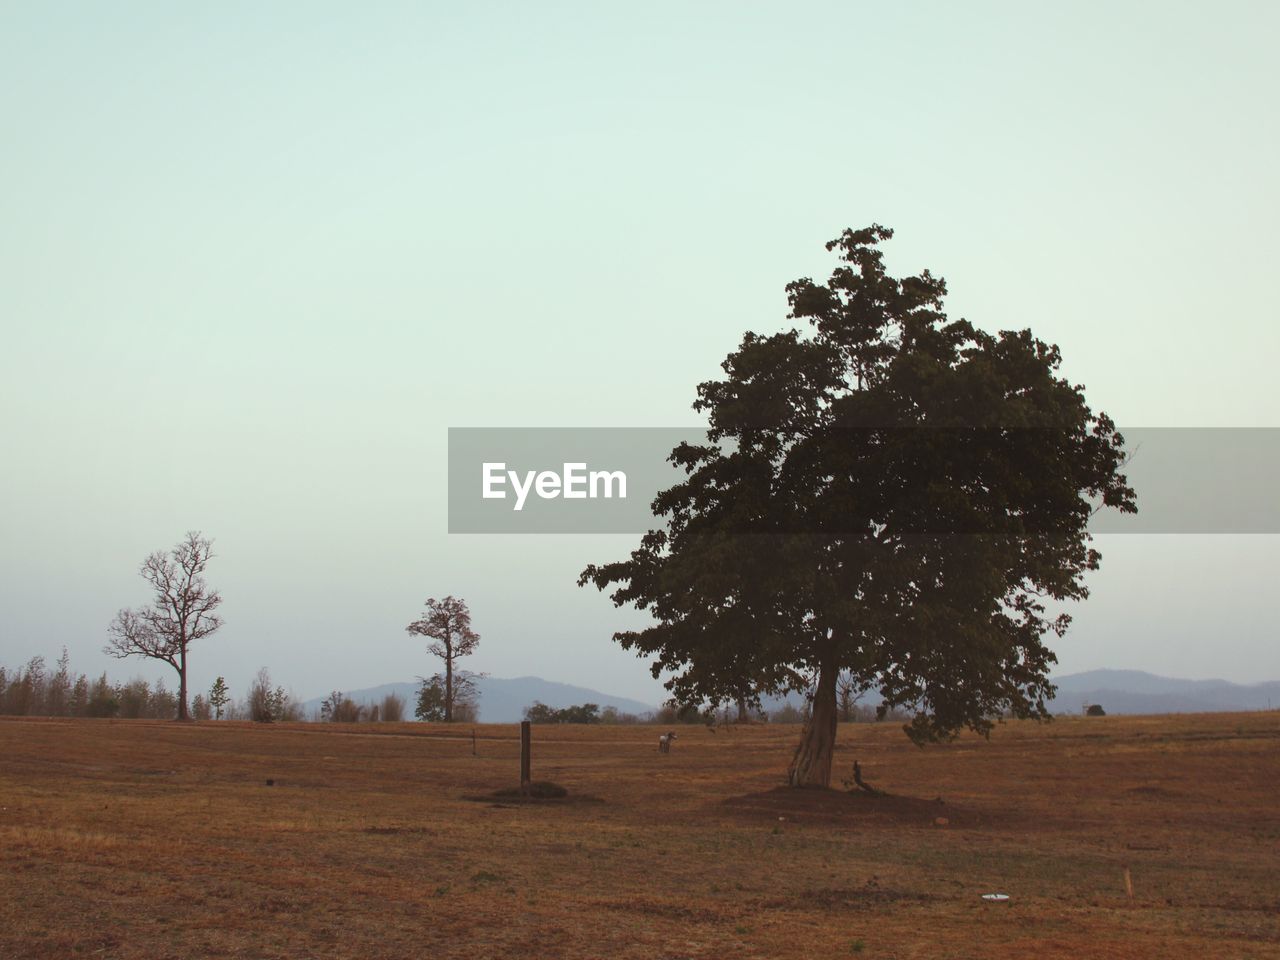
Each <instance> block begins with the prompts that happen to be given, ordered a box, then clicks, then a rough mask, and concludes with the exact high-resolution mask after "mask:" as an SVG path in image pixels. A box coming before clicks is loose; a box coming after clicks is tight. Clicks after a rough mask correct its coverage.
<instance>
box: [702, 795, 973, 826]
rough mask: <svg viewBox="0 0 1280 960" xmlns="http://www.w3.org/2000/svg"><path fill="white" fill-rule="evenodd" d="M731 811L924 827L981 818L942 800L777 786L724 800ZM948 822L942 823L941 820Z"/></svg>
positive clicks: (964, 823)
mask: <svg viewBox="0 0 1280 960" xmlns="http://www.w3.org/2000/svg"><path fill="white" fill-rule="evenodd" d="M724 802H725V805H726V806H728V807H729V808H730V809H731V810H734V811H736V812H739V813H742V814H745V815H746V816H749V817H753V818H760V819H763V820H772V821H774V822H775V823H776V822H786V823H801V824H803V823H820V824H835V823H847V824H850V825H853V824H856V823H857V822H859V821H865V820H876V821H879V822H881V823H902V824H912V825H916V826H921V827H937V826H951V827H958V826H975V825H977V824H978V823H979V820H980V818H979V817H977V816H976V815H974V814H973V813H971V812H969V811H966V810H964V809H962V808H960V807H958V806H956V805H955V804H951V803H947V802H946V801H945V800H943V799H942V798H935V799H933V800H925V799H922V798H919V797H900V796H896V795H894V794H887V793H882V794H870V793H864V792H862V791H858V792H856V793H849V792H846V791H844V790H815V789H796V788H794V787H775V788H774V789H772V790H765V791H763V792H761V793H749V794H747V795H745V796H741V797H730V798H729V799H728V800H726V801H724ZM939 818H942V819H944V820H946V821H947V823H946V824H938V822H937V821H938V819H939Z"/></svg>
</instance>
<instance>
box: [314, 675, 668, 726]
mask: <svg viewBox="0 0 1280 960" xmlns="http://www.w3.org/2000/svg"><path fill="white" fill-rule="evenodd" d="M476 687H477V689H478V690H479V693H480V702H479V708H480V720H481V721H482V722H484V723H515V722H516V721H518V720H523V719H524V708H525V707H527V706H529V705H530V704H532V703H533V702H534V701H535V700H539V701H541V702H542V703H545V704H546V705H547V706H549V707H557V708H559V707H572V706H576V705H577V704H581V703H594V704H598V705H599V706H601V707H616V708H617V709H618V710H620V711H622V712H623V713H635V714H643V713H649V712H650V711H652V710H655V709H656V707H654V706H653V705H652V704H648V703H641V702H640V701H639V700H631V699H628V698H627V697H615V696H613V695H612V694H608V693H601V692H600V691H599V690H592V689H590V688H588V687H575V686H573V685H572V684H568V683H556V682H555V681H552V680H543V679H542V678H541V677H513V678H510V679H507V678H504V677H479V678H477V679H476ZM342 692H343V694H344V695H345V696H348V697H350V698H351V699H352V700H354V701H355V702H356V703H361V704H364V703H381V702H382V698H383V697H385V696H386V695H387V694H389V693H394V694H396V695H397V696H399V697H400V698H401V699H403V700H404V702H405V707H406V709H405V714H406V718H407V719H413V706H414V704H415V703H416V702H417V699H418V684H417V683H416V682H414V683H384V684H382V685H381V686H378V687H367V688H365V689H363V690H343V691H342ZM323 700H324V697H316V698H315V699H313V700H308V701H306V702H305V703H304V704H303V705H302V710H303V715H304V716H307V717H310V716H311V715H312V714H318V713H319V712H320V704H321V703H322V702H323Z"/></svg>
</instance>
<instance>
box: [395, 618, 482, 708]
mask: <svg viewBox="0 0 1280 960" xmlns="http://www.w3.org/2000/svg"><path fill="white" fill-rule="evenodd" d="M405 630H406V632H408V633H410V634H413V635H415V636H421V637H427V638H428V639H429V640H431V643H429V644H427V650H428V652H430V653H431V654H432V655H434V656H437V657H439V658H440V659H441V660H442V661H444V704H443V707H444V711H443V713H444V716H443V720H444V722H445V723H452V722H453V708H454V704H455V702H457V700H458V695H459V692H460V691H459V690H458V689H457V686H458V685H457V683H455V678H454V665H455V664H456V663H457V661H458V660H459V659H460V658H461V657H465V656H469V655H470V654H471V653H472V651H474V650H475V648H476V645H477V644H478V643H479V642H480V635H479V634H478V633H476V632H475V631H474V630H472V629H471V611H470V610H468V609H467V603H466V601H465V600H459V599H457V598H455V597H445V598H444V599H443V600H436V599H435V598H434V597H433V598H431V599H428V600H427V605H426V609H425V610H423V611H422V616H421V617H420V618H419V619H417V620H415V621H414V622H413V623H411V624H409V625H408V626H407V627H405Z"/></svg>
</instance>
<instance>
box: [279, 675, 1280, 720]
mask: <svg viewBox="0 0 1280 960" xmlns="http://www.w3.org/2000/svg"><path fill="white" fill-rule="evenodd" d="M1053 679H1054V683H1056V684H1057V686H1058V695H1057V697H1056V698H1055V699H1054V700H1053V701H1052V702H1051V703H1050V705H1049V709H1050V710H1052V711H1053V712H1054V713H1062V714H1070V713H1079V712H1081V708H1082V707H1083V706H1084V705H1085V704H1091V703H1097V704H1101V705H1102V707H1103V709H1105V710H1106V711H1107V713H1219V712H1229V711H1233V710H1266V709H1268V708H1272V707H1275V708H1280V682H1276V681H1272V682H1269V683H1254V684H1248V685H1245V684H1239V683H1231V682H1229V681H1227V680H1179V679H1176V678H1173V677H1161V676H1157V675H1156V674H1154V673H1146V672H1144V671H1142V670H1089V671H1086V672H1084V673H1072V674H1068V675H1066V676H1063V677H1055V678H1053ZM476 685H477V687H478V688H479V691H480V704H479V706H480V719H481V721H483V722H484V723H515V722H516V721H518V720H522V719H524V708H525V707H527V706H529V705H530V704H532V703H533V702H534V701H535V700H540V701H541V702H543V703H545V704H546V705H547V706H549V707H571V706H574V705H576V704H580V703H595V704H599V705H600V706H601V707H616V708H617V709H618V710H621V711H622V712H623V713H634V714H645V713H649V712H651V711H653V710H656V709H657V707H656V706H655V705H654V704H649V703H641V702H640V701H639V700H630V699H628V698H627V697H615V696H613V695H611V694H608V693H601V692H600V691H599V690H592V689H590V688H588V687H576V686H573V685H572V684H568V683H556V682H555V681H552V680H543V679H542V678H541V677H513V678H510V679H508V678H503V677H481V678H479V679H478V680H477V681H476ZM343 693H344V694H345V695H346V696H348V697H350V698H351V699H352V700H354V701H355V702H356V703H361V704H364V703H380V702H381V701H382V698H383V697H384V696H386V695H387V694H388V693H395V694H397V695H399V696H400V697H402V698H403V699H404V701H405V704H406V707H407V710H406V714H407V716H408V717H409V718H412V716H413V704H414V703H415V701H416V700H417V696H418V684H417V683H384V684H383V685H382V686H379V687H368V688H366V689H363V690H344V691H343ZM323 699H324V698H323V697H316V698H315V699H314V700H308V701H307V702H306V703H304V704H303V705H302V708H303V714H304V715H305V716H308V717H310V716H312V715H313V714H318V713H319V712H320V703H321V701H322V700H323ZM861 702H862V703H863V704H865V705H867V706H875V705H876V704H877V703H879V702H880V698H879V696H877V695H876V694H875V693H870V694H868V695H867V696H865V697H864V698H863V699H862V701H861ZM784 703H789V704H791V705H792V706H795V707H798V708H800V707H803V706H804V695H803V694H799V693H792V694H788V695H787V696H786V697H766V698H764V702H763V706H764V708H765V710H766V711H773V710H777V709H778V708H779V707H781V706H782V705H783V704H784Z"/></svg>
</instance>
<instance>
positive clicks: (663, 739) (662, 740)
mask: <svg viewBox="0 0 1280 960" xmlns="http://www.w3.org/2000/svg"><path fill="white" fill-rule="evenodd" d="M675 738H676V735H675V734H674V733H664V734H663V735H662V736H660V737H659V738H658V752H659V753H670V752H671V741H672V740H674V739H675Z"/></svg>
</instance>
